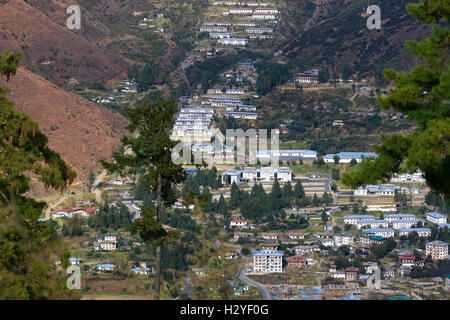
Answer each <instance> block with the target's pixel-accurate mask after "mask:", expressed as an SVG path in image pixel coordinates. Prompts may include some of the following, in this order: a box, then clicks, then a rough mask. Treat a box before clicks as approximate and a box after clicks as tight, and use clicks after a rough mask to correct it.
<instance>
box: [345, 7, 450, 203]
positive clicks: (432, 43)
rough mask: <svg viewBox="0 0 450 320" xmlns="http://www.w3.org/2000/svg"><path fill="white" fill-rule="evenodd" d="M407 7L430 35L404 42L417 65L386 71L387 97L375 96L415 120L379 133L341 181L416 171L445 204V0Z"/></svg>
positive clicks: (449, 12) (449, 128) (449, 18)
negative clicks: (368, 153) (407, 128)
mask: <svg viewBox="0 0 450 320" xmlns="http://www.w3.org/2000/svg"><path fill="white" fill-rule="evenodd" d="M407 11H408V12H409V13H410V14H411V15H412V16H413V17H415V18H417V19H419V20H420V21H422V22H423V23H425V24H428V25H432V26H433V28H432V30H433V36H432V37H431V38H428V39H424V40H422V41H420V42H417V41H410V42H408V43H407V45H408V48H409V50H410V51H411V52H412V53H413V54H414V55H416V56H417V57H418V58H419V59H420V60H421V61H423V64H421V65H419V66H417V67H416V68H415V69H414V70H413V71H411V72H409V73H403V72H396V71H394V70H392V69H389V70H386V71H385V73H384V75H385V77H386V78H387V79H389V80H392V81H394V85H395V86H394V87H393V88H392V89H390V90H389V95H387V96H386V97H380V98H379V102H380V104H381V106H382V107H383V108H384V109H393V110H396V111H399V112H402V113H404V114H405V115H406V116H407V117H408V118H407V119H408V120H409V121H413V122H415V124H416V128H415V129H414V131H413V132H412V133H409V134H407V135H403V134H393V135H391V136H389V137H386V136H382V137H381V139H382V143H381V145H379V146H376V147H375V152H377V153H378V155H379V156H378V157H377V158H376V159H364V160H363V161H362V163H361V167H360V169H359V170H357V171H355V172H352V173H351V174H346V175H345V176H344V178H343V180H344V183H345V184H347V185H349V186H351V187H353V188H357V187H358V186H360V185H363V184H374V183H377V181H378V180H387V179H388V178H389V177H390V176H391V174H392V173H395V172H400V171H401V170H402V169H404V170H415V169H420V170H421V171H423V172H424V176H425V179H426V181H427V184H428V185H429V186H430V188H431V189H432V190H433V191H434V192H436V193H437V194H440V195H443V197H444V199H445V201H446V202H447V203H450V179H448V177H449V176H450V157H449V153H450V140H449V139H448V137H449V136H450V119H449V118H450V108H449V105H448V101H449V100H450V90H449V83H450V80H449V79H450V67H449V66H450V55H449V46H450V30H449V24H448V23H449V22H450V6H449V5H448V0H421V1H420V3H417V4H416V3H415V4H408V5H407Z"/></svg>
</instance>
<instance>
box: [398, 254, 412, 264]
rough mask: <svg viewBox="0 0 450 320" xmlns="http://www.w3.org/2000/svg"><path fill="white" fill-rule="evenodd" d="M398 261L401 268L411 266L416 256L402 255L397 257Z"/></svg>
mask: <svg viewBox="0 0 450 320" xmlns="http://www.w3.org/2000/svg"><path fill="white" fill-rule="evenodd" d="M398 260H399V261H400V264H401V265H402V266H410V267H411V266H413V265H414V261H416V256H414V255H412V254H402V255H399V256H398Z"/></svg>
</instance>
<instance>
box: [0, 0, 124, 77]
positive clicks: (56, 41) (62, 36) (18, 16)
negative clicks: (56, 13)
mask: <svg viewBox="0 0 450 320" xmlns="http://www.w3.org/2000/svg"><path fill="white" fill-rule="evenodd" d="M76 33H77V31H74V32H72V31H70V30H68V29H67V28H66V27H65V24H63V25H60V24H58V23H56V22H55V21H53V20H52V19H50V18H49V17H47V16H46V15H45V14H43V13H42V12H40V11H39V10H38V9H36V8H34V7H32V6H30V5H29V4H27V3H26V2H24V1H22V0H9V1H8V2H7V3H6V4H0V51H5V50H8V51H13V52H21V53H22V54H23V59H22V64H23V65H24V66H26V67H27V68H28V69H30V70H32V71H35V72H36V73H39V74H40V75H42V76H44V77H45V78H47V79H49V80H52V81H54V82H55V83H57V84H58V85H62V86H64V85H65V84H66V83H67V82H69V81H71V78H74V79H76V80H78V81H82V82H91V81H107V80H109V79H111V78H114V77H116V76H117V75H119V74H120V73H122V72H124V71H125V70H126V68H127V63H126V62H125V61H124V60H123V59H122V58H119V57H116V56H112V55H108V54H106V53H104V52H102V51H101V50H99V49H98V48H97V47H96V46H95V45H94V44H92V43H91V42H89V41H87V40H86V39H84V38H82V37H80V36H79V35H77V34H76Z"/></svg>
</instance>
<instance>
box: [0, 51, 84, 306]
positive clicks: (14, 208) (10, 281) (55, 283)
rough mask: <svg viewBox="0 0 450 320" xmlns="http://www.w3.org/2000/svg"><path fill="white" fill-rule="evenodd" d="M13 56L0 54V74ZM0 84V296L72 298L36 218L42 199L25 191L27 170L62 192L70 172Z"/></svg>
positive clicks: (48, 232)
mask: <svg viewBox="0 0 450 320" xmlns="http://www.w3.org/2000/svg"><path fill="white" fill-rule="evenodd" d="M19 60H20V56H19V55H14V54H11V53H5V54H1V55H0V77H3V76H5V77H6V80H7V81H9V79H10V78H11V76H14V75H15V74H16V71H17V68H18V62H19ZM8 92H9V89H8V88H7V87H2V88H0V137H1V138H0V252H1V254H0V299H20V300H22V299H36V300H38V299H42V300H44V299H78V298H79V294H78V293H77V292H76V291H75V290H68V289H67V286H66V278H65V274H64V273H63V272H60V271H58V270H57V269H56V266H55V262H56V260H57V259H60V260H61V265H62V266H63V267H64V266H67V265H68V252H67V251H66V250H57V249H55V248H58V247H61V244H60V243H59V242H58V239H57V237H56V232H55V229H54V226H53V224H52V223H46V222H39V221H38V219H39V218H40V217H41V213H42V209H43V208H44V207H45V203H44V202H38V201H36V200H34V199H32V198H28V197H26V196H25V194H26V192H27V191H29V189H30V181H31V179H30V178H29V173H33V174H34V175H35V176H36V177H37V178H38V179H39V180H40V181H41V182H43V183H44V185H45V187H46V188H52V189H55V190H60V191H63V190H64V189H65V188H66V187H67V186H68V185H69V184H71V183H72V182H73V180H74V179H75V178H76V174H75V172H74V171H72V169H70V167H69V166H68V165H67V164H66V163H65V162H64V161H63V160H62V159H61V157H60V156H59V155H58V154H57V153H55V152H54V151H52V150H51V149H49V148H48V139H47V137H46V136H45V135H44V134H42V133H41V132H40V131H39V128H38V125H37V124H36V123H35V122H33V121H32V120H31V119H30V118H29V117H28V116H27V115H25V114H23V113H21V112H19V111H17V110H15V109H14V108H13V106H14V104H13V103H12V102H11V101H9V100H8V99H7V98H6V94H7V93H8Z"/></svg>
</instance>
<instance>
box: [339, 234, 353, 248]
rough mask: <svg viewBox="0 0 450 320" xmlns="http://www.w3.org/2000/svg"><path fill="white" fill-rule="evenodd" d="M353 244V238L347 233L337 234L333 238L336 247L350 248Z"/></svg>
mask: <svg viewBox="0 0 450 320" xmlns="http://www.w3.org/2000/svg"><path fill="white" fill-rule="evenodd" d="M354 242H355V236H354V235H353V234H349V233H339V234H337V235H335V236H334V244H335V246H336V247H341V246H351V245H352V244H353V243H354Z"/></svg>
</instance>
